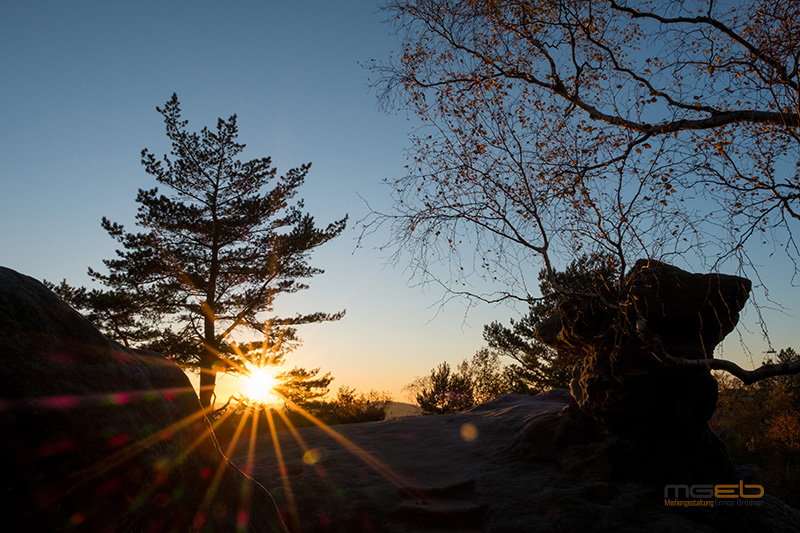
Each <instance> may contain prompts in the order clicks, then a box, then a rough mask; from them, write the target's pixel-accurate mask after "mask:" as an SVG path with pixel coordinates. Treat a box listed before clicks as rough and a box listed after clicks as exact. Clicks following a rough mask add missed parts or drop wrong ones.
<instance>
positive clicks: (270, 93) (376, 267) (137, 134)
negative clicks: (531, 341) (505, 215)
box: [0, 0, 800, 399]
mask: <svg viewBox="0 0 800 533" xmlns="http://www.w3.org/2000/svg"><path fill="white" fill-rule="evenodd" d="M383 18H384V15H383V14H381V13H380V12H379V10H378V7H377V4H376V3H375V2H374V1H368V0H347V1H338V2H334V1H330V0H329V1H323V0H292V1H289V0H286V1H282V2H278V1H272V2H268V1H261V2H258V1H231V2H218V1H217V2H211V1H192V2H189V1H182V2H178V1H170V2H164V1H158V2H155V1H143V0H139V1H137V2H108V1H93V2H90V1H80V0H76V1H70V2H63V1H36V0H26V1H18V2H10V1H8V2H2V3H1V4H0V96H1V98H0V154H1V155H2V157H0V184H2V195H0V265H3V266H7V267H9V268H13V269H15V270H18V271H20V272H22V273H25V274H28V275H30V276H33V277H35V278H37V279H48V280H50V281H59V280H61V279H64V278H66V279H67V280H68V281H69V282H70V283H72V284H78V285H80V284H86V283H88V277H87V276H86V268H87V267H88V266H93V267H95V268H100V267H102V263H101V261H102V259H104V258H109V257H112V256H113V254H114V250H115V242H114V241H113V240H112V239H111V238H110V237H109V236H108V235H107V234H106V233H105V232H104V231H103V230H102V228H101V227H100V219H101V217H103V216H107V217H109V218H110V219H112V220H114V221H117V222H121V223H124V224H127V226H128V229H129V230H133V229H134V227H133V225H132V221H133V217H134V214H135V212H136V205H137V204H136V203H135V202H134V199H135V196H136V192H137V190H138V189H139V188H150V187H152V186H154V185H155V182H154V180H153V178H152V177H150V176H149V175H147V174H146V173H145V172H144V170H143V168H142V167H141V164H140V155H139V154H140V151H141V149H142V148H145V147H147V148H149V149H150V150H151V151H152V152H154V153H156V154H163V153H164V152H166V151H168V150H169V145H168V143H167V139H166V136H165V135H164V130H163V122H162V118H161V116H160V115H159V114H158V113H157V112H156V111H155V107H156V106H160V105H162V104H163V103H164V102H165V101H166V100H167V99H169V97H170V95H171V94H172V93H173V92H177V93H178V96H179V98H180V100H181V103H182V109H183V114H184V118H186V119H188V120H189V121H190V123H189V128H190V129H193V130H199V129H201V128H202V127H203V126H206V125H208V126H213V125H214V124H215V123H216V119H217V117H226V118H227V117H228V116H229V115H231V114H233V113H236V114H238V116H239V127H240V141H242V142H244V143H246V144H247V146H248V149H247V151H246V152H245V155H244V157H246V158H251V157H260V156H266V155H269V156H272V158H273V163H274V165H275V166H277V168H278V170H279V171H285V170H287V169H288V168H290V167H293V166H298V165H300V164H302V163H305V162H309V161H310V162H312V163H313V167H312V170H311V173H310V175H309V178H308V180H307V182H306V186H305V188H304V189H303V190H302V191H301V193H300V195H301V196H302V197H304V198H305V199H306V208H307V210H308V211H309V212H311V213H312V214H313V215H314V216H315V217H316V219H317V220H318V222H319V223H320V224H324V223H327V222H329V221H331V220H333V219H335V218H338V217H341V216H342V215H343V214H344V213H348V214H349V215H350V220H351V224H350V227H349V228H348V229H347V230H346V231H345V233H344V235H343V236H341V237H339V238H338V239H337V240H335V241H333V242H331V243H329V244H327V245H326V246H325V247H323V248H322V249H320V250H319V251H318V252H317V253H316V254H315V255H314V256H313V260H312V264H313V265H314V266H318V267H321V268H324V269H325V270H326V273H325V274H324V275H323V276H320V277H318V278H315V279H312V280H311V289H310V290H308V291H305V292H304V293H302V294H298V295H293V296H291V297H286V298H283V299H282V300H281V299H279V300H278V301H277V311H278V312H279V313H280V314H285V315H291V314H293V313H295V312H311V311H337V310H340V309H343V308H346V309H347V315H346V317H345V318H344V319H343V320H342V321H341V322H339V323H332V324H322V325H313V326H307V327H304V328H303V329H302V330H301V332H300V335H301V337H303V338H304V339H305V340H306V343H305V345H304V347H303V348H302V349H301V350H300V351H298V352H297V353H296V354H294V355H293V356H292V357H291V358H290V359H289V361H288V364H289V365H290V366H291V365H295V364H297V365H301V366H306V367H321V368H322V370H323V371H326V372H327V371H330V372H331V373H332V374H333V376H334V377H335V378H336V380H335V381H334V383H333V387H332V388H333V389H334V390H335V389H336V388H337V387H338V386H341V385H350V386H354V387H356V388H357V389H360V390H364V391H366V390H370V389H376V390H383V391H388V392H391V393H393V394H394V395H395V398H396V399H403V394H402V393H401V388H402V387H403V386H404V385H405V384H407V383H408V382H410V381H411V380H412V379H413V378H414V377H415V376H418V375H422V374H427V372H428V370H429V369H430V368H431V367H433V366H435V365H436V364H437V363H439V362H441V361H443V360H447V361H450V362H451V363H454V362H457V361H460V360H461V359H463V358H465V357H469V356H471V355H472V354H473V353H474V352H475V350H477V349H478V348H480V347H481V346H482V345H483V341H482V337H481V333H482V326H483V324H486V323H488V322H490V321H492V320H495V319H497V320H501V321H507V319H508V318H509V317H511V316H515V314H517V312H515V310H513V309H511V308H508V307H491V306H488V305H486V306H476V307H473V308H472V309H471V310H470V311H469V313H467V314H465V310H466V308H465V302H462V301H455V302H451V303H449V304H447V305H446V306H444V307H440V306H439V304H438V302H439V299H440V297H441V296H442V294H441V292H440V291H438V290H436V289H434V288H431V289H429V290H423V289H422V288H420V287H415V286H413V280H412V281H411V282H409V278H408V273H407V272H404V271H403V265H399V266H397V267H392V266H385V264H386V259H387V257H386V256H387V253H386V252H381V251H380V250H378V249H377V247H379V246H381V245H383V244H385V242H386V240H387V239H388V235H387V234H385V233H384V234H380V233H379V234H377V235H374V236H371V237H370V238H369V239H367V241H366V242H365V243H364V244H363V246H362V247H361V248H358V249H356V238H357V237H358V235H359V231H358V229H357V228H356V227H355V222H356V221H358V220H359V219H361V218H362V217H363V216H364V215H366V214H367V212H368V208H367V206H366V205H365V203H364V201H363V200H362V199H361V198H360V197H363V198H364V199H366V200H368V201H369V202H370V204H371V205H372V206H373V207H376V208H378V209H388V207H389V206H390V205H391V203H390V199H389V190H388V189H387V188H386V187H384V186H383V185H382V184H381V180H382V179H385V178H388V179H394V178H396V177H400V176H402V175H403V174H404V165H405V163H406V160H405V154H404V151H405V148H406V147H407V145H408V143H407V135H408V133H409V132H410V131H411V129H412V128H413V127H414V120H413V117H410V120H409V117H406V116H405V115H404V114H402V113H396V114H386V113H384V112H383V111H381V110H380V108H379V106H378V102H377V99H376V97H375V95H374V93H372V92H371V91H370V90H369V88H368V86H367V84H368V78H369V72H368V71H367V70H366V69H365V68H364V67H363V66H362V65H364V64H367V63H368V62H369V61H370V60H371V59H377V60H386V59H387V58H389V56H390V54H391V52H392V51H393V50H394V51H397V50H398V49H399V41H398V39H397V38H396V37H395V36H394V35H392V33H391V31H390V27H389V26H388V25H386V24H383V23H382V20H383ZM766 267H767V268H774V269H775V270H774V272H767V271H766V269H765V273H767V274H768V275H769V276H770V277H772V278H774V279H777V280H778V281H779V282H780V283H783V284H784V285H785V286H786V287H788V284H786V283H784V282H786V281H788V277H787V276H786V275H785V274H784V272H785V270H783V267H779V266H776V265H775V264H774V263H771V262H767V264H766ZM534 273H535V272H534ZM784 278H786V279H784ZM784 285H781V286H784ZM786 290H789V289H786ZM796 292H797V291H796V289H791V291H790V292H788V293H786V292H784V291H783V290H782V289H780V288H779V289H778V292H777V294H779V295H781V294H789V295H790V296H789V301H788V302H787V301H785V300H784V301H783V302H782V303H784V305H789V304H791V299H790V298H791V295H794V294H796ZM773 294H775V292H773ZM750 316H751V318H752V316H753V313H750ZM770 317H771V319H770V320H771V327H772V332H773V333H774V334H775V336H774V337H773V342H774V344H775V346H776V347H777V348H781V347H784V346H787V345H790V344H791V342H792V340H793V339H795V338H796V336H795V334H794V329H793V324H794V322H795V319H794V317H793V316H791V315H787V314H773V315H770ZM751 329H753V331H755V329H754V328H751ZM745 334H746V335H747V333H746V332H745ZM753 337H754V338H755V339H756V342H755V345H754V347H753V352H754V355H755V358H756V359H757V360H760V357H761V355H760V353H761V352H763V350H765V349H766V347H765V346H766V345H765V343H764V342H763V341H761V340H760V339H759V338H758V335H757V334H756V335H754V336H753ZM735 344H737V342H735V341H734V342H729V343H726V345H730V346H731V348H732V350H731V351H732V353H733V357H734V359H736V358H737V357H740V356H739V355H737V353H738V352H737V350H738V348H736V347H735V346H734V345H735ZM795 344H796V346H795V347H796V348H800V345H797V344H798V343H795ZM746 361H747V360H746V359H742V360H741V361H740V362H745V363H746ZM223 382H224V380H223Z"/></svg>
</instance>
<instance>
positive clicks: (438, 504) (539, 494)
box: [235, 390, 800, 533]
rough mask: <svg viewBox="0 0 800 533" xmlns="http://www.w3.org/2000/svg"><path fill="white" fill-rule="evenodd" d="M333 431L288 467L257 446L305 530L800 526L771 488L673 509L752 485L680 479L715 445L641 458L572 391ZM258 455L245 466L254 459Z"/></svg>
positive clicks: (287, 459) (298, 449)
mask: <svg viewBox="0 0 800 533" xmlns="http://www.w3.org/2000/svg"><path fill="white" fill-rule="evenodd" d="M333 429H335V430H336V431H337V432H338V435H339V436H338V437H335V438H334V437H332V436H331V435H330V433H329V431H328V430H324V429H317V428H303V429H300V430H298V432H297V433H296V434H293V433H292V432H289V431H285V432H281V433H280V434H279V435H278V439H277V440H278V443H279V445H280V449H281V454H282V455H281V456H282V459H283V461H284V466H283V468H281V467H280V466H279V465H277V464H276V463H275V461H274V460H272V457H274V452H273V449H274V447H275V445H274V443H273V441H272V439H271V437H270V436H269V435H263V436H261V437H259V438H258V440H257V442H256V443H255V445H254V446H253V449H255V450H257V452H258V455H257V456H256V460H255V461H256V464H255V470H254V472H253V475H254V477H255V478H256V479H259V480H261V481H262V482H263V483H265V484H266V486H268V487H269V489H270V491H271V492H272V493H273V494H274V495H275V499H276V501H277V502H278V505H279V507H280V508H281V510H282V512H284V513H285V514H286V516H288V517H290V519H289V520H288V523H290V524H292V523H294V524H295V525H296V526H298V527H297V530H300V529H302V531H359V532H370V531H374V532H377V531H381V532H398V533H399V532H408V531H417V532H424V531H431V532H432V531H483V532H488V533H501V532H503V533H516V532H524V531H535V532H537V533H551V532H552V533H555V532H560V531H623V532H639V531H652V532H664V533H667V532H669V533H672V532H675V531H682V532H683V531H689V532H714V531H719V532H730V531H734V532H736V531H738V532H743V533H744V532H746V533H752V532H754V531H775V532H794V531H798V530H800V511H798V510H796V509H793V508H791V507H789V506H787V505H785V504H784V503H783V502H781V501H780V500H778V499H776V498H774V497H773V496H772V495H770V487H764V489H765V495H764V496H763V497H761V498H751V499H743V498H728V499H721V498H719V499H718V498H714V497H711V498H705V499H704V500H705V501H706V502H707V503H705V504H704V506H699V505H691V506H688V507H682V506H673V505H667V503H668V502H666V501H665V500H670V501H673V502H674V501H675V500H677V499H680V500H684V501H697V500H698V499H697V498H689V497H683V498H674V497H671V496H673V494H672V493H673V492H674V490H681V491H683V490H684V489H682V488H679V489H668V488H667V485H685V486H686V487H687V489H686V490H688V487H689V486H690V485H692V484H694V486H695V490H698V488H699V489H700V490H703V487H707V486H715V485H717V484H723V483H729V484H731V485H735V486H737V487H738V484H739V483H740V482H741V483H742V484H743V485H745V486H747V485H750V484H751V483H753V482H751V481H750V480H749V479H741V478H740V477H738V474H736V473H735V472H734V471H732V469H727V471H728V473H729V475H730V476H732V477H729V478H725V479H723V478H718V479H708V478H707V477H706V474H707V473H709V472H719V471H720V470H726V469H724V468H722V469H721V468H719V465H716V466H715V467H713V468H710V469H707V470H705V471H704V470H702V469H700V470H699V471H698V472H694V473H692V474H691V475H689V476H688V477H687V476H685V475H684V474H685V473H686V471H687V469H678V470H676V471H675V472H674V473H672V474H670V473H669V471H670V467H671V466H676V465H680V464H681V463H683V462H688V463H694V464H697V463H698V460H697V459H696V458H695V456H696V455H698V454H699V455H702V454H710V456H715V454H717V452H714V451H713V448H714V447H715V446H716V445H717V444H716V442H713V441H712V442H707V443H706V444H707V445H708V446H710V447H711V448H712V451H709V450H708V449H705V448H702V447H701V446H702V444H701V443H698V442H697V441H693V442H692V443H691V446H693V447H689V446H688V443H686V442H683V443H682V442H681V437H676V438H675V439H673V440H672V441H668V442H665V444H664V446H662V447H657V448H650V449H647V448H643V447H642V446H643V445H644V443H645V442H646V441H648V440H649V441H650V442H653V439H652V438H649V437H648V436H646V435H645V436H644V437H643V438H640V437H642V436H641V435H639V436H636V434H635V433H636V432H635V431H634V432H633V433H631V434H628V435H620V434H619V433H618V432H616V431H611V430H610V429H609V428H608V427H607V426H605V425H604V424H603V423H602V422H599V421H597V420H596V419H593V418H591V417H587V416H585V415H582V414H580V412H579V411H577V410H576V409H575V404H574V402H572V400H571V399H570V395H569V393H568V391H563V390H562V391H551V392H550V393H546V394H542V395H539V396H520V395H512V396H506V397H501V398H499V399H498V400H496V401H494V402H490V403H488V404H484V405H481V406H479V407H477V408H474V409H472V410H470V411H467V412H463V413H458V414H449V415H432V416H413V417H406V418H397V419H392V420H386V421H383V422H371V423H365V424H352V425H347V426H335V427H334V428H333ZM652 437H656V435H653V436H652ZM301 443H302V444H301ZM248 446H249V445H245V446H243V447H242V449H241V450H240V453H239V455H238V456H237V457H236V458H235V460H237V461H241V462H242V463H244V462H246V461H247V460H248V457H250V454H249V452H248V450H247V448H248ZM716 457H717V460H720V456H719V455H716ZM680 470H682V471H683V472H684V474H681V473H679V471H680ZM281 471H283V473H284V476H283V477H281V476H280V472H281ZM665 490H666V491H667V492H666V493H665ZM749 492H750V493H753V492H754V490H753V489H752V488H750V489H749ZM665 496H670V497H665ZM740 502H742V503H741V504H740ZM744 504H747V506H745V505H744ZM712 505H713V506H712ZM292 516H294V518H292Z"/></svg>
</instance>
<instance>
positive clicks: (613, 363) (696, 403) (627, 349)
mask: <svg viewBox="0 0 800 533" xmlns="http://www.w3.org/2000/svg"><path fill="white" fill-rule="evenodd" d="M621 285H622V288H621V293H620V296H619V298H618V301H616V302H607V301H603V300H600V299H587V298H578V297H570V298H567V299H566V300H565V301H564V302H563V303H561V304H560V305H559V307H558V309H557V313H556V314H554V315H553V316H551V317H549V318H548V319H546V320H545V321H543V323H542V324H541V325H540V327H539V329H538V331H537V335H538V337H539V339H540V340H541V341H542V342H544V343H545V344H547V345H549V346H551V347H553V348H555V349H556V350H566V351H569V352H571V353H573V354H576V355H577V356H578V358H579V363H578V364H577V366H576V367H575V370H574V372H573V379H572V383H571V387H570V388H571V392H572V395H573V397H574V398H575V401H576V402H577V404H578V405H579V406H580V408H581V409H582V410H583V411H584V412H586V413H588V414H590V415H591V416H594V417H596V418H598V419H603V420H604V421H606V422H610V423H614V422H619V423H622V424H624V425H630V424H631V423H632V422H634V423H637V424H642V423H647V422H648V421H650V422H652V423H654V424H659V425H664V424H670V423H674V424H679V425H692V424H701V425H704V424H705V422H706V421H708V419H709V418H710V417H711V415H712V414H713V412H714V409H715V408H716V403H717V384H716V381H715V380H714V378H713V377H712V376H711V373H710V372H709V371H708V369H706V368H703V367H698V368H697V369H691V370H687V369H686V368H675V367H674V366H670V365H668V364H665V363H664V361H662V360H661V359H660V358H659V357H658V355H659V350H660V349H663V350H664V351H666V353H668V354H670V355H671V356H673V357H682V358H687V359H702V358H710V357H713V353H714V348H715V347H716V346H717V344H719V342H720V341H722V339H723V338H724V337H725V335H727V334H728V333H730V332H731V331H732V330H733V328H734V327H735V326H736V323H737V322H738V319H739V312H740V311H741V309H742V308H743V307H744V304H745V302H746V301H747V297H748V295H749V293H750V281H748V280H747V279H744V278H740V277H737V276H728V275H723V274H692V273H689V272H686V271H683V270H681V269H679V268H677V267H674V266H671V265H667V264H665V263H660V262H658V261H651V260H640V261H638V262H637V263H636V264H635V265H634V266H633V268H632V269H631V270H630V272H629V273H628V274H627V276H626V277H625V279H624V280H623V283H622V284H621ZM659 342H660V346H659Z"/></svg>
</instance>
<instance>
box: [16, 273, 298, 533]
mask: <svg viewBox="0 0 800 533" xmlns="http://www.w3.org/2000/svg"><path fill="white" fill-rule="evenodd" d="M0 427H2V433H3V437H2V438H1V439H0V453H1V454H2V457H3V458H4V459H5V468H4V473H3V475H2V482H0V491H1V492H0V502H2V506H3V507H4V509H3V510H2V521H3V524H2V527H0V529H3V530H4V531H91V532H96V531H97V532H102V531H147V532H167V531H175V532H184V531H250V532H262V531H263V532H266V531H285V528H284V526H283V524H282V522H281V520H280V518H279V513H278V511H277V508H276V506H275V503H274V501H273V500H272V497H271V496H270V494H269V493H268V492H267V491H266V489H264V488H263V486H262V485H260V484H258V483H257V482H255V481H254V480H252V479H251V478H249V477H248V476H246V475H245V474H244V473H242V472H241V471H240V470H239V469H237V468H236V467H235V466H234V465H233V464H232V463H231V462H229V461H228V459H227V458H226V457H225V456H224V455H223V454H222V452H221V451H220V449H219V446H218V444H217V442H216V440H215V438H214V436H213V433H211V426H210V424H209V422H208V420H207V419H206V417H205V416H204V414H203V411H202V408H201V406H200V403H199V401H198V399H197V396H196V395H195V393H194V390H193V389H192V386H191V383H190V382H189V379H188V378H187V377H186V375H185V374H184V373H183V372H182V371H181V370H180V369H179V368H178V367H177V366H175V365H174V364H173V363H171V362H170V361H168V360H167V359H165V358H164V357H163V356H161V355H159V354H156V353H151V352H142V351H134V350H130V349H126V348H124V347H122V346H120V345H118V344H116V343H114V342H111V341H109V340H108V339H106V338H105V337H103V336H102V335H101V334H100V333H99V332H98V331H97V330H96V329H95V328H94V327H93V326H92V325H91V324H89V323H88V322H87V321H86V320H84V319H83V317H81V316H80V315H79V314H78V313H77V312H75V311H74V310H73V309H72V308H70V307H69V306H68V305H66V304H65V303H64V302H63V301H61V300H60V299H59V298H58V297H57V296H56V295H54V294H53V293H52V292H50V291H49V290H48V289H47V288H46V287H45V286H44V285H42V284H41V283H39V282H38V281H36V280H34V279H32V278H30V277H28V276H24V275H21V274H19V273H17V272H14V271H13V270H9V269H6V268H2V267H0Z"/></svg>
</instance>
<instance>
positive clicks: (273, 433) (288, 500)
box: [264, 408, 301, 531]
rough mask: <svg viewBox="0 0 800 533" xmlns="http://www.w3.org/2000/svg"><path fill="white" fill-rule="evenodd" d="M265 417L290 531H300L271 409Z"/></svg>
mask: <svg viewBox="0 0 800 533" xmlns="http://www.w3.org/2000/svg"><path fill="white" fill-rule="evenodd" d="M264 412H265V413H266V415H267V423H268V424H269V434H270V436H271V437H272V447H273V448H274V449H275V457H276V459H277V461H278V472H279V473H280V476H281V482H282V483H283V490H284V493H285V494H286V504H287V505H288V507H289V517H290V518H291V520H292V529H293V530H294V531H300V530H301V527H300V517H299V516H298V515H297V505H296V504H295V501H294V493H293V492H292V484H291V482H290V481H289V473H288V471H287V469H286V463H285V462H284V460H283V452H282V451H281V443H280V439H279V438H278V432H277V431H276V429H275V421H274V420H273V419H272V409H267V408H264Z"/></svg>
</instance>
